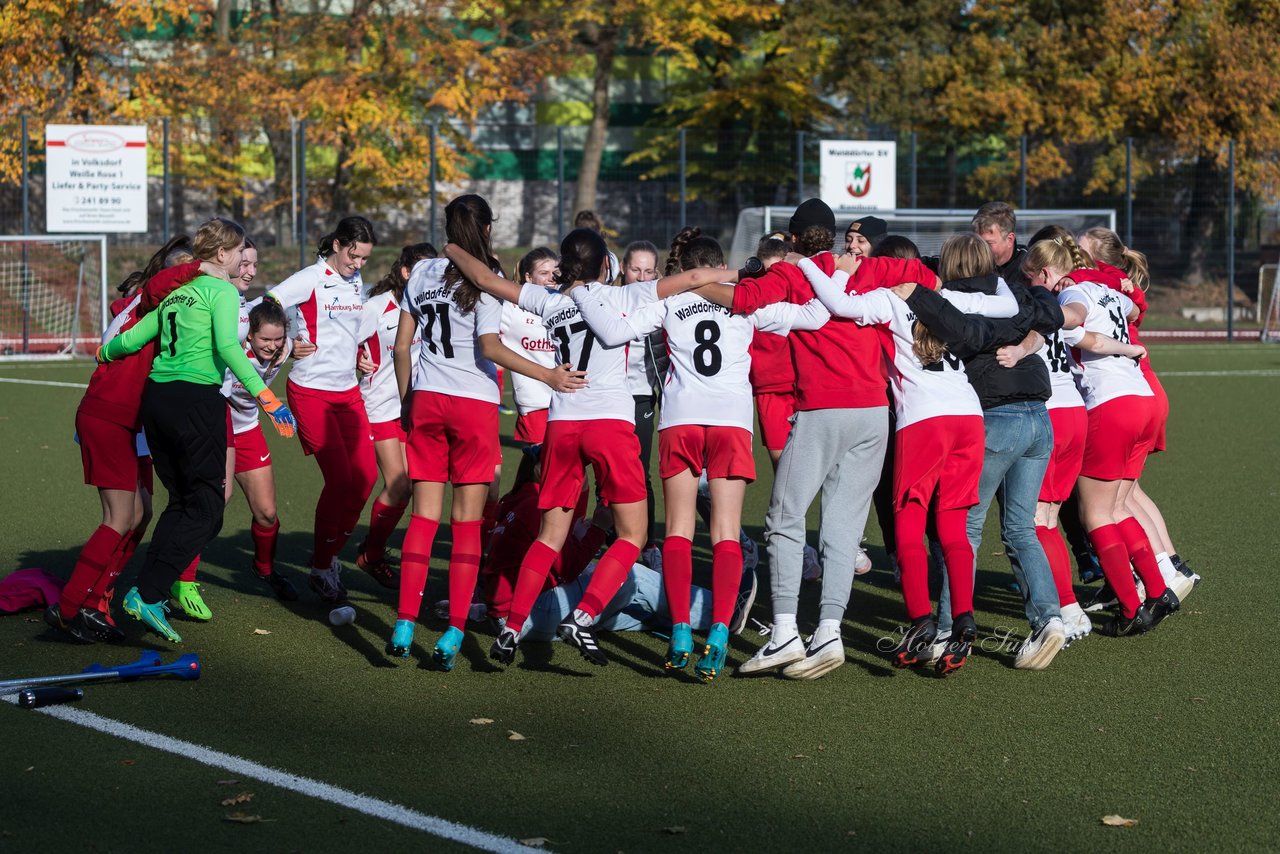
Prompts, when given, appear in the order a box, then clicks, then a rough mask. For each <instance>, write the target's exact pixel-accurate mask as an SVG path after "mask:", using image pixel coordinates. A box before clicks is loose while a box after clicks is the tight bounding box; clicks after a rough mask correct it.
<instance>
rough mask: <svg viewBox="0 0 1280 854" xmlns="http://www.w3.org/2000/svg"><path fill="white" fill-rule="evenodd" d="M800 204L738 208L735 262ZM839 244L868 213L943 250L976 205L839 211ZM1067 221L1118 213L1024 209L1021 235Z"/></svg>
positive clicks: (1084, 225)
mask: <svg viewBox="0 0 1280 854" xmlns="http://www.w3.org/2000/svg"><path fill="white" fill-rule="evenodd" d="M793 213H795V208H794V207H772V206H771V207H759V208H744V209H743V210H742V211H740V212H739V213H738V225H737V228H736V229H735V230H734V233H733V244H732V246H731V248H730V250H729V263H730V265H732V266H740V265H741V264H742V263H743V262H745V261H746V260H747V259H748V258H750V257H751V255H752V254H753V253H754V252H755V251H756V246H757V245H759V243H760V238H761V237H764V236H765V235H766V234H771V233H772V232H774V231H786V230H787V222H788V221H789V220H790V219H791V215H792V214H793ZM835 213H836V244H835V247H833V248H837V249H839V250H840V251H844V232H845V229H847V228H848V227H849V223H851V222H853V221H854V220H855V219H859V218H861V217H864V216H869V215H870V216H878V217H880V218H881V219H883V220H885V221H886V222H887V223H888V224H889V233H890V234H901V235H903V236H904V237H909V238H910V239H911V240H912V242H913V243H915V245H916V246H917V247H919V249H920V254H921V255H937V254H938V250H940V249H941V248H942V241H944V240H946V239H947V238H948V237H950V236H951V235H953V234H955V233H956V232H960V231H969V229H970V223H971V222H972V221H973V214H974V212H973V211H972V210H932V209H901V208H900V209H898V210H892V211H848V210H839V211H836V212H835ZM1051 224H1056V225H1061V226H1063V227H1065V228H1068V229H1070V230H1071V232H1072V233H1073V234H1079V233H1080V232H1082V231H1084V230H1085V229H1089V228H1094V227H1095V226H1103V227H1104V228H1109V229H1111V230H1112V231H1114V230H1115V227H1116V212H1115V211H1114V210H1110V209H1102V208H1099V209H1070V210H1021V211H1018V239H1019V241H1020V242H1022V241H1025V240H1026V239H1027V238H1029V237H1030V236H1031V235H1033V234H1035V233H1036V232H1037V231H1039V230H1040V229H1041V228H1042V227H1043V226H1046V225H1051Z"/></svg>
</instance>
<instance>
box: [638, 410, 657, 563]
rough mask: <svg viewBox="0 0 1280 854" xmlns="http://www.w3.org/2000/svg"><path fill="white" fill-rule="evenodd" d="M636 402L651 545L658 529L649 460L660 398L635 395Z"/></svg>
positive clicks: (648, 543)
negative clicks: (655, 412) (656, 410)
mask: <svg viewBox="0 0 1280 854" xmlns="http://www.w3.org/2000/svg"><path fill="white" fill-rule="evenodd" d="M633 399H634V400H635V402H636V438H637V439H639V440H640V465H642V466H643V467H644V491H645V495H646V496H648V499H649V541H648V542H647V543H646V544H645V547H646V548H647V547H648V546H649V545H652V544H653V543H655V542H657V531H655V530H654V527H653V525H654V520H655V518H656V514H655V508H654V504H653V477H652V476H651V475H650V474H649V461H650V460H651V459H652V458H653V431H654V428H655V427H656V426H657V425H656V424H655V423H654V422H655V421H657V416H656V415H655V414H654V409H655V407H656V406H657V402H658V398H657V397H656V396H655V395H652V394H644V395H634V396H633Z"/></svg>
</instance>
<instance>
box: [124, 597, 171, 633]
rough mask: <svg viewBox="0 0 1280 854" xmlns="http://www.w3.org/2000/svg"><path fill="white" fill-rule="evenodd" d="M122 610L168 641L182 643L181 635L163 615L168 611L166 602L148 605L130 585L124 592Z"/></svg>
mask: <svg viewBox="0 0 1280 854" xmlns="http://www.w3.org/2000/svg"><path fill="white" fill-rule="evenodd" d="M124 612H125V613H126V614H128V615H129V616H130V617H133V618H134V619H135V620H139V621H141V622H142V623H143V624H145V625H146V627H147V628H149V629H151V631H153V632H155V633H156V634H158V635H160V637H162V638H164V639H165V640H167V641H169V642H170V643H182V636H181V635H180V634H178V633H177V632H175V631H174V630H173V626H171V625H169V620H168V619H167V618H166V617H165V615H166V614H168V613H169V604H168V603H167V602H157V603H156V604H154V605H148V604H147V603H146V602H143V601H142V594H141V593H139V592H138V588H136V587H131V588H129V592H128V593H126V594H124Z"/></svg>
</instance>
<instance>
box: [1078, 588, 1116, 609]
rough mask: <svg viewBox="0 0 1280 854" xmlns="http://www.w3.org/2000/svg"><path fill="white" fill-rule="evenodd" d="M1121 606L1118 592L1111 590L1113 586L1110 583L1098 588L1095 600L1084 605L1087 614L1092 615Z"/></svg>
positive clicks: (1094, 596)
mask: <svg viewBox="0 0 1280 854" xmlns="http://www.w3.org/2000/svg"><path fill="white" fill-rule="evenodd" d="M1119 604H1120V599H1119V597H1117V596H1116V592H1115V591H1114V590H1112V589H1111V584H1110V583H1109V582H1108V583H1105V584H1103V585H1102V586H1101V587H1100V588H1098V592H1097V593H1095V594H1093V598H1091V599H1090V600H1089V601H1088V602H1086V603H1085V604H1084V610H1085V612H1086V613H1089V614H1092V613H1094V612H1096V611H1106V610H1109V609H1111V608H1114V607H1116V606H1117V605H1119Z"/></svg>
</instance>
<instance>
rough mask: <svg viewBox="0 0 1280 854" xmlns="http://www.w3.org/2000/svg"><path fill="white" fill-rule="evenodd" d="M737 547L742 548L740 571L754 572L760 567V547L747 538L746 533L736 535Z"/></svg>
mask: <svg viewBox="0 0 1280 854" xmlns="http://www.w3.org/2000/svg"><path fill="white" fill-rule="evenodd" d="M738 545H740V546H741V547H742V571H743V572H755V571H756V567H757V566H759V565H760V547H759V546H758V545H756V541H755V540H753V539H751V538H750V537H748V536H747V532H746V531H743V532H742V533H740V534H739V535H738Z"/></svg>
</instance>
